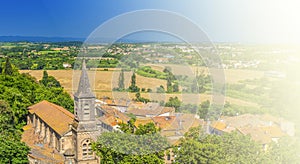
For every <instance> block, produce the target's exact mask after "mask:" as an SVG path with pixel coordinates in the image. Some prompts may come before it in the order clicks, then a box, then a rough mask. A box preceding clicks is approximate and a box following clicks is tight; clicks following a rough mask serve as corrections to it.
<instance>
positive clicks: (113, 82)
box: [20, 66, 263, 107]
mask: <svg viewBox="0 0 300 164" xmlns="http://www.w3.org/2000/svg"><path fill="white" fill-rule="evenodd" d="M154 69H157V70H162V69H163V67H159V66H156V67H154ZM172 69H174V72H176V70H175V69H178V70H180V67H177V68H175V67H174V68H173V67H172ZM203 69H204V68H203ZM100 70H102V69H100ZM181 70H183V69H181ZM20 72H22V73H29V74H31V75H32V76H34V77H35V78H36V79H37V80H40V79H41V78H42V75H43V71H42V70H21V71H20ZM47 72H48V74H49V75H50V76H54V77H55V78H56V79H58V80H59V82H60V83H61V85H62V86H63V87H64V89H65V90H66V91H67V92H68V93H70V94H72V90H76V89H77V85H78V79H79V77H80V71H73V70H48V71H47ZM88 73H89V76H90V82H91V83H92V87H93V89H94V92H95V94H96V96H97V97H98V98H100V97H103V96H108V97H114V98H134V97H135V96H134V93H125V92H122V93H117V92H111V90H112V88H114V87H117V83H118V78H119V73H120V72H119V71H118V70H115V69H109V71H99V70H98V71H89V72H88ZM131 75H132V73H131V72H125V86H126V88H127V87H128V86H129V85H130V80H131ZM262 76H263V72H259V71H250V70H225V78H226V82H227V83H237V82H238V81H240V80H245V79H254V78H260V77H262ZM72 79H74V84H73V80H72ZM73 85H74V87H73ZM137 85H138V86H139V87H140V88H145V89H147V88H151V89H152V90H153V91H155V89H156V88H157V87H159V86H160V85H163V86H164V87H165V88H166V81H165V80H160V79H155V78H147V77H142V76H139V75H137ZM142 96H143V97H145V98H150V99H152V100H158V101H160V100H164V101H167V100H168V99H169V97H174V96H177V97H179V98H180V99H182V100H183V102H184V103H197V102H199V100H200V101H201V102H202V101H205V100H211V98H212V96H211V95H208V94H201V95H200V96H198V95H193V94H157V93H142ZM225 100H226V101H228V102H230V103H232V104H237V105H244V106H255V107H257V104H255V103H251V102H247V101H243V100H240V99H237V98H232V97H225Z"/></svg>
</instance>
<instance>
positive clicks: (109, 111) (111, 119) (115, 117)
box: [98, 105, 130, 126]
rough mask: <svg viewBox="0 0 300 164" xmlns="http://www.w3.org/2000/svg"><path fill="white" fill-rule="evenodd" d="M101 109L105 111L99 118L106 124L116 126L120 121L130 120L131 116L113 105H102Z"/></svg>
mask: <svg viewBox="0 0 300 164" xmlns="http://www.w3.org/2000/svg"><path fill="white" fill-rule="evenodd" d="M101 109H102V110H103V111H104V113H105V114H104V116H101V117H99V118H98V119H99V120H100V121H102V122H104V123H105V124H108V125H111V126H115V125H117V124H120V123H126V122H128V121H129V120H130V117H128V116H127V115H125V114H124V113H122V112H120V111H118V110H117V109H115V108H113V107H111V106H106V105H104V106H101Z"/></svg>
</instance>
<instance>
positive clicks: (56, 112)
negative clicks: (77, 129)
mask: <svg viewBox="0 0 300 164" xmlns="http://www.w3.org/2000/svg"><path fill="white" fill-rule="evenodd" d="M28 109H29V112H30V113H32V114H33V113H35V114H36V115H37V116H38V117H39V118H41V119H42V120H43V121H44V122H45V123H46V124H47V125H48V126H50V127H51V128H52V129H53V130H54V131H55V132H56V133H58V134H59V135H63V134H65V133H66V132H68V131H69V125H70V124H73V121H74V114H72V113H71V112H69V111H68V110H66V109H65V108H63V107H61V106H58V105H56V104H53V103H50V102H48V101H46V100H44V101H41V102H39V103H37V104H35V105H32V106H30V107H28Z"/></svg>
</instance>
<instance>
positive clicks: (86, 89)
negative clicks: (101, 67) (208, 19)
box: [74, 59, 95, 98]
mask: <svg viewBox="0 0 300 164" xmlns="http://www.w3.org/2000/svg"><path fill="white" fill-rule="evenodd" d="M74 96H76V97H78V98H90V97H95V95H94V93H93V92H92V89H91V85H90V81H89V77H88V73H87V71H86V64H85V60H84V59H83V62H82V70H81V75H80V80H79V85H78V89H77V92H76V93H75V94H74Z"/></svg>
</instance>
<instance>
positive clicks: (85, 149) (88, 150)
mask: <svg viewBox="0 0 300 164" xmlns="http://www.w3.org/2000/svg"><path fill="white" fill-rule="evenodd" d="M82 157H83V158H85V159H86V158H92V157H93V152H92V143H91V140H90V139H86V140H84V141H83V142H82Z"/></svg>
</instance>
